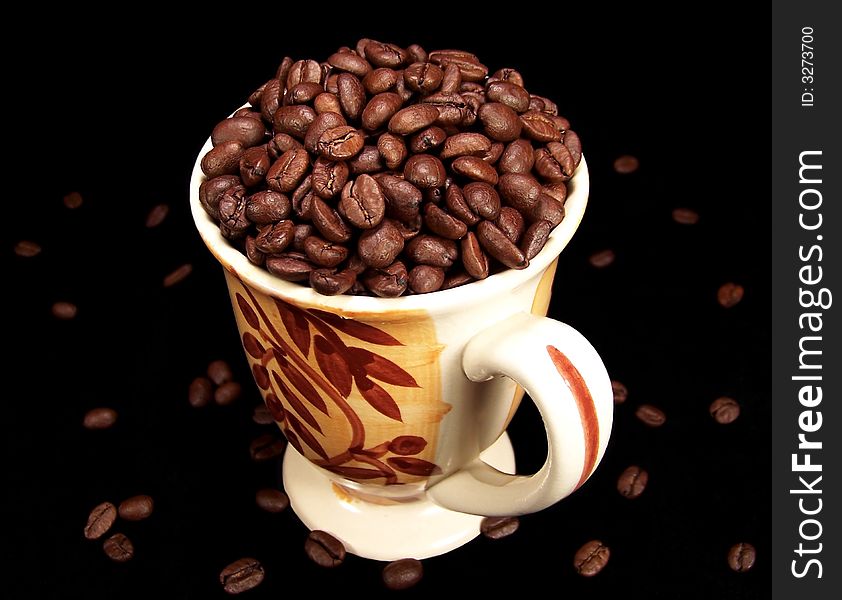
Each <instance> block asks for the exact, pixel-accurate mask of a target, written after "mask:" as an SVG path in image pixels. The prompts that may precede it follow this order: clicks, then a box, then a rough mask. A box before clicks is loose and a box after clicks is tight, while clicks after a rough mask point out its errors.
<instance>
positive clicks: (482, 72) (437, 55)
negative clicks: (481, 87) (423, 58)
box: [429, 50, 488, 81]
mask: <svg viewBox="0 0 842 600" xmlns="http://www.w3.org/2000/svg"><path fill="white" fill-rule="evenodd" d="M429 60H430V62H433V63H436V64H439V65H441V66H442V67H446V66H447V65H449V64H455V65H456V66H457V67H459V72H460V73H461V74H462V79H464V80H465V81H482V80H484V79H485V78H486V76H487V75H488V67H486V66H485V65H483V64H482V63H480V62H479V59H478V58H477V57H476V55H474V54H471V53H470V52H465V51H464V50H436V51H434V52H430V56H429Z"/></svg>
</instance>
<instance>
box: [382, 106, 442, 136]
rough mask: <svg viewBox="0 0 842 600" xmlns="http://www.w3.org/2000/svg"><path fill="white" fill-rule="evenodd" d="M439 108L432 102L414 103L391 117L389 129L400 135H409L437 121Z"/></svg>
mask: <svg viewBox="0 0 842 600" xmlns="http://www.w3.org/2000/svg"><path fill="white" fill-rule="evenodd" d="M438 117H439V110H438V109H437V108H436V107H435V106H432V105H430V104H414V105H412V106H408V107H406V108H403V109H401V110H399V111H398V112H397V113H395V115H394V116H393V117H392V118H391V119H389V131H390V132H392V133H394V134H398V135H409V134H410V133H415V132H416V131H421V130H422V129H424V128H425V127H429V126H430V125H432V124H433V123H435V121H436V119H438Z"/></svg>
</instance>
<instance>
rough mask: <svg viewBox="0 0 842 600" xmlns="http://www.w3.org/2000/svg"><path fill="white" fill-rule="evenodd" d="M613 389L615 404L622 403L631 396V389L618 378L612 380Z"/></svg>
mask: <svg viewBox="0 0 842 600" xmlns="http://www.w3.org/2000/svg"><path fill="white" fill-rule="evenodd" d="M611 391H613V392H614V404H622V403H623V402H625V401H626V399H627V398H628V397H629V389H628V388H627V387H626V386H625V384H623V383H621V382H619V381H617V380H616V379H612V380H611Z"/></svg>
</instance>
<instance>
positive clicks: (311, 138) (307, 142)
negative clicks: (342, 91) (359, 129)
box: [304, 100, 348, 154]
mask: <svg viewBox="0 0 842 600" xmlns="http://www.w3.org/2000/svg"><path fill="white" fill-rule="evenodd" d="M337 102H338V100H337ZM340 110H341V109H340ZM347 124H348V123H347V121H345V117H343V116H342V115H341V114H338V113H337V112H331V111H327V112H322V113H320V114H318V115H317V116H316V119H315V120H314V121H313V123H312V124H311V125H310V127H309V128H308V129H307V133H306V134H305V135H304V148H305V149H306V150H307V151H308V152H310V153H312V154H316V153H317V152H318V142H319V138H320V137H321V136H322V134H323V133H324V132H325V131H327V130H328V129H333V128H334V127H342V126H343V125H347Z"/></svg>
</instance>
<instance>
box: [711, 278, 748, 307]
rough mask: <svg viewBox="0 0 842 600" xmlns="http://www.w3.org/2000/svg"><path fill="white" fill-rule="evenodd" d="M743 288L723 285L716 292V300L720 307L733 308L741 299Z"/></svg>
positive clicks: (734, 285) (736, 285)
mask: <svg viewBox="0 0 842 600" xmlns="http://www.w3.org/2000/svg"><path fill="white" fill-rule="evenodd" d="M744 293H745V291H744V290H743V286H741V285H740V284H738V283H732V282H728V283H723V284H722V286H720V288H719V290H717V292H716V300H717V301H718V302H719V304H720V306H723V307H725V308H733V307H735V306H736V305H737V304H739V303H740V300H742V299H743V294H744Z"/></svg>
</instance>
